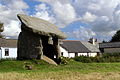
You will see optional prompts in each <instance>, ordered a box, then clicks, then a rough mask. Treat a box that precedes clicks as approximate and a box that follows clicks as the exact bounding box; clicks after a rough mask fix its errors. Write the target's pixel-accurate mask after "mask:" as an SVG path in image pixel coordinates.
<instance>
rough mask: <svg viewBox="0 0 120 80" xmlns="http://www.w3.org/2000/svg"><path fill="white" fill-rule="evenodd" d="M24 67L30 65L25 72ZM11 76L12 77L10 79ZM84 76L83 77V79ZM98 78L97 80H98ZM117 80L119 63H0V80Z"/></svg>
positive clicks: (119, 68) (118, 77)
mask: <svg viewBox="0 0 120 80" xmlns="http://www.w3.org/2000/svg"><path fill="white" fill-rule="evenodd" d="M25 65H31V66H32V67H33V69H32V70H27V68H25ZM11 76H12V77H11ZM83 76H84V77H83ZM98 78H99V79H98ZM41 79H43V80H119V79H120V63H80V62H76V61H73V60H72V61H69V63H68V64H67V65H58V66H54V65H50V64H47V63H46V62H44V61H36V60H27V61H16V60H3V61H0V80H41Z"/></svg>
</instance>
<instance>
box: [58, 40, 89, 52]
mask: <svg viewBox="0 0 120 80" xmlns="http://www.w3.org/2000/svg"><path fill="white" fill-rule="evenodd" d="M62 42H63V43H62V44H60V45H61V47H63V48H65V49H66V50H67V51H68V52H69V53H87V52H91V51H90V50H88V49H87V48H86V47H85V46H84V45H83V44H82V43H81V42H80V41H73V40H63V41H62Z"/></svg>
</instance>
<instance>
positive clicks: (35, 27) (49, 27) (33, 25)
mask: <svg viewBox="0 0 120 80" xmlns="http://www.w3.org/2000/svg"><path fill="white" fill-rule="evenodd" d="M18 18H19V19H20V21H21V22H22V23H24V24H25V25H26V26H24V28H25V29H27V30H28V31H31V32H33V33H37V34H40V35H45V36H52V37H58V38H63V39H64V38H66V37H67V36H66V35H65V34H64V33H63V32H61V31H60V30H59V29H58V28H57V27H56V26H55V25H53V24H51V23H49V22H48V21H45V20H43V19H39V18H35V17H30V16H27V15H21V14H18Z"/></svg>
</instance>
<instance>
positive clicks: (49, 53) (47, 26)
mask: <svg viewBox="0 0 120 80" xmlns="http://www.w3.org/2000/svg"><path fill="white" fill-rule="evenodd" d="M17 17H18V19H19V20H20V21H21V32H20V34H19V37H18V44H17V47H18V50H17V55H18V57H17V59H19V60H24V59H44V60H45V61H47V62H49V63H50V61H52V60H53V61H55V62H56V63H57V64H59V63H60V57H61V52H60V47H59V40H60V39H65V38H66V35H65V34H64V33H63V32H61V31H60V30H59V29H58V28H57V27H56V26H55V25H54V24H51V23H49V22H48V21H45V20H43V19H40V18H36V17H31V16H27V15H23V14H18V15H17Z"/></svg>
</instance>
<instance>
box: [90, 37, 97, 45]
mask: <svg viewBox="0 0 120 80" xmlns="http://www.w3.org/2000/svg"><path fill="white" fill-rule="evenodd" d="M88 42H90V43H91V44H93V45H95V42H97V39H94V38H90V39H89V41H88Z"/></svg>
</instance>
